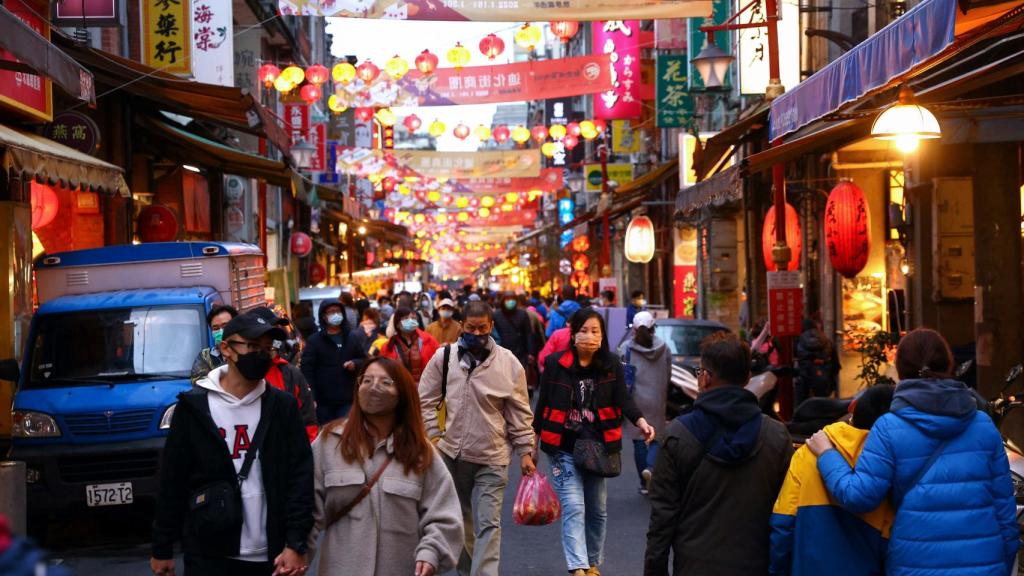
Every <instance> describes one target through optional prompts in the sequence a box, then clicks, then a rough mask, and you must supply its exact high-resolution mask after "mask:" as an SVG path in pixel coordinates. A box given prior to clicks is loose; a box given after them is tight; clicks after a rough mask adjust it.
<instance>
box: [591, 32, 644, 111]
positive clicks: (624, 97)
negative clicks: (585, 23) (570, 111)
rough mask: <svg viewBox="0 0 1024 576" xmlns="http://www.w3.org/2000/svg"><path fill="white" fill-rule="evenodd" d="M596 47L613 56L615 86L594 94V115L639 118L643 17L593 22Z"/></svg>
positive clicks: (612, 71)
mask: <svg viewBox="0 0 1024 576" xmlns="http://www.w3.org/2000/svg"><path fill="white" fill-rule="evenodd" d="M594 51H595V52H597V53H599V54H608V56H609V57H610V59H611V81H612V89H611V90H609V91H607V92H602V93H600V94H598V95H597V96H595V98H594V116H595V117H597V118H604V119H606V120H613V119H615V120H619V119H623V118H640V116H641V115H642V114H643V105H642V103H641V101H640V21H639V20H607V21H604V22H595V23H594Z"/></svg>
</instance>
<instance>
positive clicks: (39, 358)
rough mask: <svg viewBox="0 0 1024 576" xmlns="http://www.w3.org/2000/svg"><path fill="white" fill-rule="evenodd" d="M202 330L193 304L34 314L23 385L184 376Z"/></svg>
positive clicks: (199, 312) (202, 337)
mask: <svg viewBox="0 0 1024 576" xmlns="http://www.w3.org/2000/svg"><path fill="white" fill-rule="evenodd" d="M205 335H206V327H205V326H204V324H203V313H202V309H201V308H200V307H198V306H180V307H173V306H160V307H143V308H125V309H117V310H89V311H85V312H73V313H66V314H43V315H39V316H37V317H36V327H35V338H34V340H33V343H32V347H31V349H30V350H31V357H30V358H29V366H30V375H31V377H30V378H29V379H28V380H29V381H28V383H27V385H28V386H29V387H32V388H46V387H52V386H71V385H75V384H81V383H97V384H104V383H110V384H113V383H116V382H124V381H130V380H138V379H153V380H157V379H170V378H187V377H188V376H189V373H190V371H191V369H192V361H193V360H194V359H195V357H196V355H197V354H198V353H199V351H200V350H201V349H202V348H203V347H204V346H205V345H206V344H205V342H206V339H205Z"/></svg>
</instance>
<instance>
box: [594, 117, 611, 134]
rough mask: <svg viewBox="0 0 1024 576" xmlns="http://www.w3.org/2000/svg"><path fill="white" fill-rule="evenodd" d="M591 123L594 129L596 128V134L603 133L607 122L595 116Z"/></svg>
mask: <svg viewBox="0 0 1024 576" xmlns="http://www.w3.org/2000/svg"><path fill="white" fill-rule="evenodd" d="M593 124H594V130H597V133H598V134H604V131H605V130H607V129H608V123H607V122H605V121H604V120H602V119H600V118H595V119H594V121H593Z"/></svg>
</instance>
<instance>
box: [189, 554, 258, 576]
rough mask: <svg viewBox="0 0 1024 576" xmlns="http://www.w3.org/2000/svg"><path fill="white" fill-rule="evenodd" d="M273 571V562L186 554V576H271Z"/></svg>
mask: <svg viewBox="0 0 1024 576" xmlns="http://www.w3.org/2000/svg"><path fill="white" fill-rule="evenodd" d="M273 572H274V564H273V563H272V562H244V561H242V560H233V559H231V558H223V557H216V556H199V555H196V554H185V576H270V575H271V574H272V573H273Z"/></svg>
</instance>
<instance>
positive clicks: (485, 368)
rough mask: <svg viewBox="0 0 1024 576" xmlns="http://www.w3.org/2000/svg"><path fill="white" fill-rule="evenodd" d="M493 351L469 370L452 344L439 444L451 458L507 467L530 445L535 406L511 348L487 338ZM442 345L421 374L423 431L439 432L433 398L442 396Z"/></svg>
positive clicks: (429, 434) (531, 443) (530, 449)
mask: <svg viewBox="0 0 1024 576" xmlns="http://www.w3.org/2000/svg"><path fill="white" fill-rule="evenodd" d="M488 345H489V346H491V347H492V349H491V353H490V354H489V355H488V356H487V359H485V360H484V361H483V363H481V364H480V365H479V366H477V367H476V368H475V369H473V371H472V375H470V373H469V372H468V371H467V370H466V368H465V366H464V365H463V363H462V362H460V361H459V353H458V351H459V347H458V345H456V344H453V345H452V351H451V360H450V361H449V366H448V396H447V404H448V408H447V410H448V419H447V423H448V427H447V430H446V432H445V435H444V437H443V438H441V440H440V442H438V444H437V448H438V449H439V450H441V452H444V453H445V454H447V455H448V456H449V457H450V458H458V459H461V460H465V461H466V462H472V463H474V464H484V465H488V466H508V464H509V462H510V461H511V460H512V449H513V448H514V449H515V452H516V454H519V455H523V454H529V453H530V452H531V451H532V450H533V438H534V432H533V410H531V409H530V397H529V393H528V392H527V390H526V371H525V370H523V365H522V364H521V363H520V362H519V360H518V359H517V358H516V357H515V356H513V355H512V353H511V352H509V351H508V350H506V349H505V348H502V347H501V346H498V345H496V344H495V343H494V340H490V342H489V344H488ZM443 364H444V347H443V346H442V347H441V348H439V349H438V350H437V353H436V354H434V357H433V358H431V359H430V362H429V363H428V364H427V367H426V368H424V370H423V375H422V376H420V385H419V390H420V403H421V406H422V410H423V420H424V424H425V425H426V427H427V436H429V437H431V438H434V437H436V436H438V435H440V430H439V429H438V427H437V403H438V401H439V400H440V399H441V374H442V373H441V369H442V367H443Z"/></svg>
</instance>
